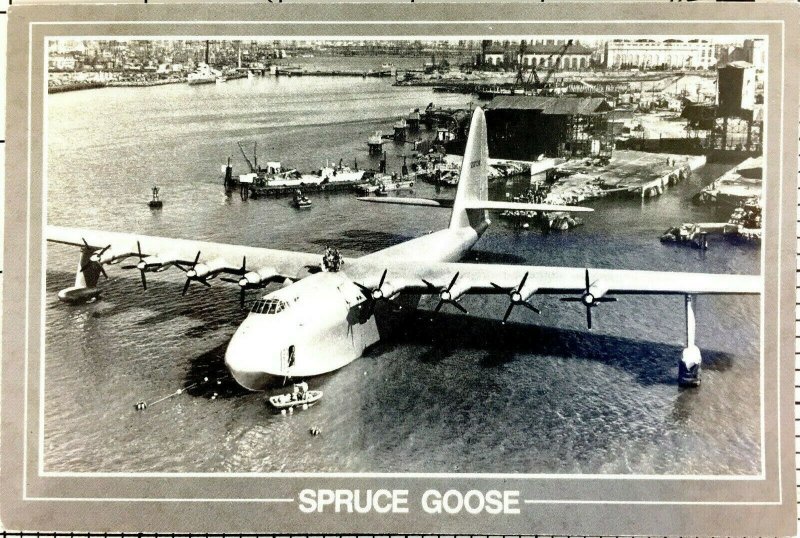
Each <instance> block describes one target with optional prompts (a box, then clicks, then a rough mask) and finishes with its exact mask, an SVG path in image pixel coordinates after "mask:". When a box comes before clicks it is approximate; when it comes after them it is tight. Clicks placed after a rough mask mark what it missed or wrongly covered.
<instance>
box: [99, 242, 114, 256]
mask: <svg viewBox="0 0 800 538" xmlns="http://www.w3.org/2000/svg"><path fill="white" fill-rule="evenodd" d="M110 248H111V244H110V243H109V244H108V245H106V246H104V247H103V248H101V249H100V252H98V253H97V255H98V256H102V255H103V254H105V252H106V250H108V249H110Z"/></svg>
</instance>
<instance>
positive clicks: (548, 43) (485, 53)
mask: <svg viewBox="0 0 800 538" xmlns="http://www.w3.org/2000/svg"><path fill="white" fill-rule="evenodd" d="M593 52H594V51H593V50H592V49H589V48H587V47H584V46H583V45H581V44H579V43H575V42H574V41H573V40H560V39H540V40H535V41H531V42H527V41H526V40H522V41H521V42H520V43H519V44H517V43H512V42H509V41H506V42H504V43H503V44H498V43H494V44H493V43H492V42H490V41H484V42H483V45H482V49H481V56H482V58H481V63H482V64H483V65H491V66H496V67H512V66H518V65H519V66H524V67H541V68H551V67H552V68H556V69H564V70H567V69H569V70H580V69H588V68H589V67H590V65H591V58H592V54H593Z"/></svg>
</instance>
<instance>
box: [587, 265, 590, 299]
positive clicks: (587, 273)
mask: <svg viewBox="0 0 800 538" xmlns="http://www.w3.org/2000/svg"><path fill="white" fill-rule="evenodd" d="M589 286H590V284H589V269H586V293H589Z"/></svg>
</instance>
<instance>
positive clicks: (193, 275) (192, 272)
mask: <svg viewBox="0 0 800 538" xmlns="http://www.w3.org/2000/svg"><path fill="white" fill-rule="evenodd" d="M199 261H200V251H199V250H198V251H197V256H195V257H194V261H193V262H192V265H191V266H190V268H189V269H184V271H185V272H186V283H185V284H184V285H183V293H181V295H186V292H187V291H188V290H189V285H190V284H191V283H192V280H196V281H198V282H200V283H201V284H203V285H204V286H206V287H208V288H210V287H211V284H209V283H208V280H207V279H206V277H205V276H202V277H201V276H198V275H197V270H196V269H195V267H197V262H199ZM175 265H178V264H175ZM178 267H180V268H181V269H183V267H182V266H181V265H178Z"/></svg>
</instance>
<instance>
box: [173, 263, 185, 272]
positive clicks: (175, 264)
mask: <svg viewBox="0 0 800 538" xmlns="http://www.w3.org/2000/svg"><path fill="white" fill-rule="evenodd" d="M172 265H174V266H175V267H177V268H178V269H180V270H181V271H183V272H184V273H185V272H186V271H188V269H187V268H186V267H184V266H183V265H182V264H180V263H178V262H173V264H172Z"/></svg>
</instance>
